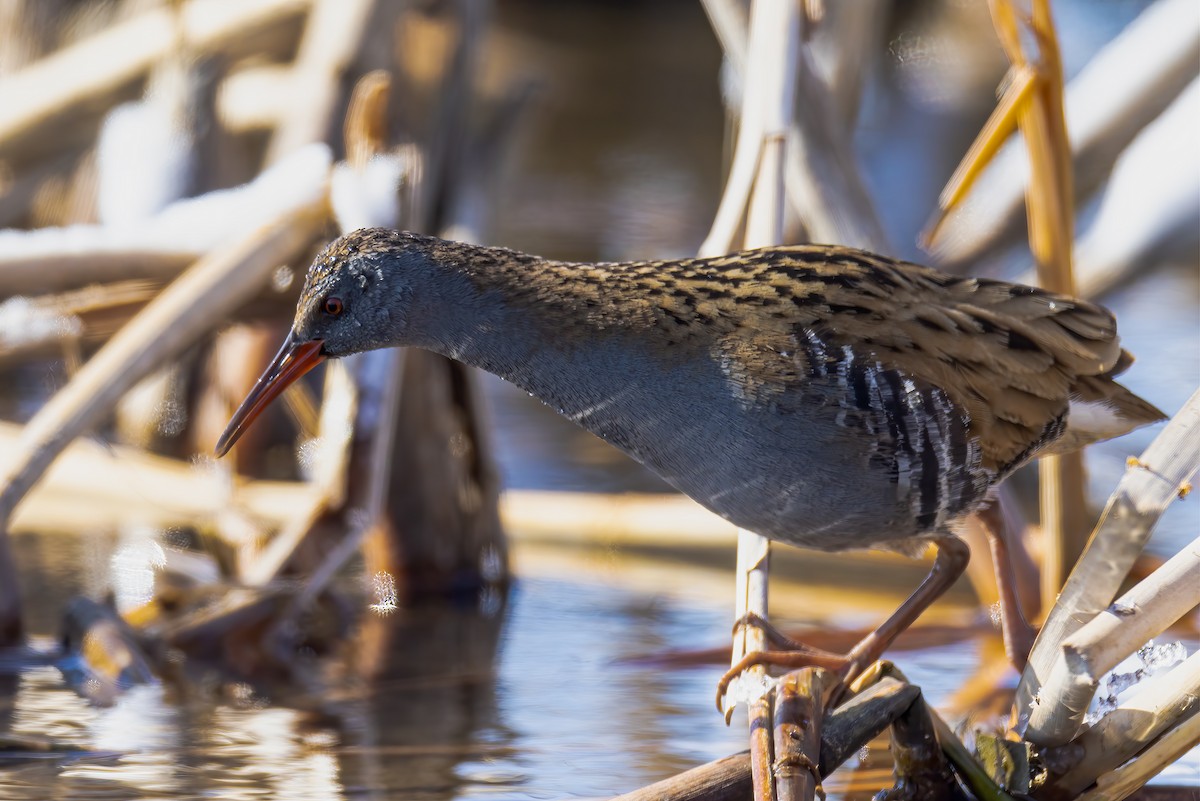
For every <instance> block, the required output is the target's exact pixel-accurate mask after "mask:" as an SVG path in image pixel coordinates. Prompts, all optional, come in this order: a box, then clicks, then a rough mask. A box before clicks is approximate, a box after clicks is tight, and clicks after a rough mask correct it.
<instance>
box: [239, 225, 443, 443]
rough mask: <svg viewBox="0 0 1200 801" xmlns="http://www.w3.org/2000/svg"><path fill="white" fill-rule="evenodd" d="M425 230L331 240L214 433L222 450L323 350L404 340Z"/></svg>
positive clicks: (423, 265)
mask: <svg viewBox="0 0 1200 801" xmlns="http://www.w3.org/2000/svg"><path fill="white" fill-rule="evenodd" d="M436 241H437V240H434V239H432V238H430V237H423V236H419V235H416V234H408V233H401V232H397V231H392V230H390V229H384V228H364V229H362V230H359V231H354V232H352V233H349V234H346V235H345V236H343V237H340V238H339V239H336V240H334V241H333V242H331V243H330V244H329V245H328V246H327V247H326V248H325V249H324V250H323V251H322V252H321V254H320V255H319V256H317V258H316V259H315V260H314V261H313V263H312V266H311V267H309V269H308V274H307V276H306V277H305V280H304V289H303V290H302V291H301V293H300V300H299V302H298V303H297V305H296V318H295V320H294V321H293V322H292V330H291V331H290V332H289V333H288V335H287V338H286V339H285V340H284V342H283V347H281V348H280V349H279V353H277V354H276V355H275V358H274V359H273V360H272V361H271V364H270V365H268V367H267V369H266V370H265V371H264V372H263V374H262V376H261V377H259V379H258V381H257V382H256V383H255V385H254V387H253V389H251V390H250V393H249V394H248V395H247V396H246V399H245V400H244V401H243V402H242V405H241V406H240V407H238V410H237V411H236V412H235V413H234V415H233V417H232V419H230V421H229V425H228V426H227V427H226V429H225V432H224V433H223V434H222V435H221V438H220V439H219V440H218V441H217V447H216V453H217V456H224V455H225V454H226V453H227V452H228V451H229V449H230V448H232V447H233V445H234V443H235V442H237V440H238V438H239V437H241V435H242V433H243V432H244V431H245V430H246V429H247V428H248V427H249V426H250V424H251V423H252V422H253V421H254V419H255V418H256V417H258V415H259V414H260V413H261V412H262V411H263V409H265V408H266V407H267V406H268V405H269V404H270V403H271V401H273V400H274V399H275V398H277V397H278V396H279V395H280V394H281V393H282V392H283V391H284V390H285V389H287V388H288V386H290V385H291V384H293V383H294V382H295V381H296V380H297V379H299V378H300V377H301V376H302V375H304V374H305V373H307V372H308V371H309V370H311V369H312V368H314V367H316V366H317V365H318V364H320V363H321V362H322V361H324V360H325V359H326V358H334V357H338V356H346V355H349V354H351V353H359V352H361V351H365V350H372V349H374V348H382V347H388V346H391V345H401V344H407V332H408V330H409V329H410V325H409V323H410V316H411V314H412V311H413V296H414V292H413V284H414V281H415V280H419V277H421V276H423V275H424V274H425V273H427V272H428V271H429V266H430V262H431V257H430V252H429V249H430V246H431V244H432V243H435V242H436Z"/></svg>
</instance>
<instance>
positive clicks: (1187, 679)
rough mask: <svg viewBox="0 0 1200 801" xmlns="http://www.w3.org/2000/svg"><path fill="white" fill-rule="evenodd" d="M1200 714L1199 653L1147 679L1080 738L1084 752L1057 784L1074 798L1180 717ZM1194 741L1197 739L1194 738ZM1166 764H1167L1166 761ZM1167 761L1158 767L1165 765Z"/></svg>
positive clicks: (1056, 785) (1067, 794)
mask: <svg viewBox="0 0 1200 801" xmlns="http://www.w3.org/2000/svg"><path fill="white" fill-rule="evenodd" d="M1197 717H1200V653H1195V654H1192V655H1191V656H1190V657H1189V658H1188V659H1187V660H1185V661H1184V662H1183V663H1182V664H1180V665H1177V666H1176V667H1175V668H1173V669H1172V670H1171V671H1169V672H1167V673H1165V674H1162V675H1158V676H1154V677H1153V678H1150V679H1147V680H1146V681H1145V682H1143V684H1142V685H1141V689H1140V691H1139V692H1138V693H1136V694H1135V695H1134V696H1133V697H1132V698H1130V699H1129V700H1128V701H1126V702H1125V703H1123V704H1121V705H1120V706H1118V707H1117V708H1116V709H1114V710H1113V711H1112V712H1109V713H1108V714H1107V715H1105V716H1104V717H1103V718H1101V719H1100V721H1099V722H1098V723H1096V725H1094V726H1092V727H1091V728H1090V729H1088V730H1087V731H1085V732H1084V733H1083V734H1082V735H1080V736H1079V737H1078V738H1076V739H1075V741H1074V742H1073V744H1072V746H1073V747H1075V746H1078V747H1080V748H1082V750H1083V754H1084V757H1083V759H1082V761H1080V762H1079V764H1077V765H1075V767H1073V768H1072V769H1071V770H1070V771H1069V772H1067V773H1066V774H1064V775H1063V776H1061V777H1059V778H1057V779H1056V780H1055V781H1054V786H1055V788H1056V789H1057V790H1059V791H1061V793H1062V795H1063V797H1072V798H1073V797H1075V795H1076V794H1078V793H1080V792H1082V791H1083V790H1085V789H1086V788H1088V787H1089V786H1091V785H1092V784H1093V783H1094V782H1096V780H1097V777H1099V776H1102V775H1104V774H1105V773H1108V772H1110V771H1112V770H1115V769H1117V768H1118V767H1120V766H1121V765H1122V764H1124V763H1125V762H1126V761H1128V760H1129V759H1130V758H1132V757H1133V756H1135V755H1136V754H1137V753H1138V752H1139V751H1141V750H1142V749H1143V748H1145V747H1146V746H1147V745H1149V744H1150V743H1152V742H1154V741H1155V739H1157V738H1158V737H1159V736H1161V735H1162V733H1163V732H1165V731H1167V730H1168V729H1169V728H1171V727H1173V726H1178V725H1179V724H1180V721H1181V720H1183V719H1185V718H1187V719H1193V720H1194V719H1196V718H1197ZM1193 744H1194V743H1193ZM1165 764H1166V763H1163V765H1165ZM1163 765H1159V766H1158V770H1161V769H1162V767H1163Z"/></svg>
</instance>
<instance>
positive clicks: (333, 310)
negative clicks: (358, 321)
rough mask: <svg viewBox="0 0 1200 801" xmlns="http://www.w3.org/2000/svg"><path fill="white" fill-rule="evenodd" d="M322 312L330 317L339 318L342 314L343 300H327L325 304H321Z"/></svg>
mask: <svg viewBox="0 0 1200 801" xmlns="http://www.w3.org/2000/svg"><path fill="white" fill-rule="evenodd" d="M321 310H322V311H323V312H325V313H326V314H328V315H329V316H330V317H337V316H338V315H339V314H341V313H342V299H341V298H332V297H330V298H325V302H324V303H322V304H321Z"/></svg>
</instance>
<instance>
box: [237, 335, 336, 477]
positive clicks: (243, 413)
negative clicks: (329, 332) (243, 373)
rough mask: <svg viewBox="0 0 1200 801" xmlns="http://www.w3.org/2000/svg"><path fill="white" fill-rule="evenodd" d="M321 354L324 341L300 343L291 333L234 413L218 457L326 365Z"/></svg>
mask: <svg viewBox="0 0 1200 801" xmlns="http://www.w3.org/2000/svg"><path fill="white" fill-rule="evenodd" d="M324 360H325V357H324V356H323V355H321V340H319V339H318V340H312V341H309V342H296V335H295V334H293V333H289V334H288V335H287V339H285V340H284V341H283V347H281V348H280V349H279V353H276V354H275V358H274V359H272V360H271V364H270V365H269V366H268V367H267V369H266V370H265V371H263V374H262V375H261V376H259V379H258V381H256V382H255V384H254V388H253V389H251V390H250V394H248V395H247V396H246V399H245V400H244V401H242V405H241V406H239V407H238V410H237V411H236V412H234V413H233V417H232V418H230V420H229V425H227V426H226V427H225V433H224V434H222V435H221V438H220V439H218V440H217V447H216V455H217V458H218V459H219V458H221V457H222V456H224V455H225V454H227V453H229V449H230V448H232V447H233V445H234V443H236V442H237V441H238V439H239V438H240V437H241V436H242V434H243V433H244V432H245V431H246V429H247V428H249V427H250V424H251V423H253V422H254V419H255V418H256V417H258V415H259V414H261V413H262V410H263V409H265V408H267V406H268V405H269V404H270V403H271V401H273V400H275V399H276V398H278V397H279V395H280V394H281V393H282V392H283V391H284V390H285V389H287V388H288V387H289V386H291V385H292V384H293V383H295V382H296V380H297V379H298V378H300V376H302V375H304V374H305V373H307V372H308V371H309V370H311V369H313V368H314V367H316V366H317V365H318V364H320V363H321V362H323V361H324Z"/></svg>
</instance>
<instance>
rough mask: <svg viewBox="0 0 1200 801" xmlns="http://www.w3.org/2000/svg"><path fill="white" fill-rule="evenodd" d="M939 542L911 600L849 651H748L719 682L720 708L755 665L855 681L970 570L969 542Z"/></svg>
mask: <svg viewBox="0 0 1200 801" xmlns="http://www.w3.org/2000/svg"><path fill="white" fill-rule="evenodd" d="M935 542H936V543H937V558H936V559H935V560H934V563H933V568H932V569H931V570H930V571H929V575H928V576H926V577H925V580H924V581H922V582H921V586H919V587H917V589H916V590H915V591H914V592H913V594H912V595H910V596H908V600H906V601H905V602H904V603H903V604H901V605H900V608H899V609H897V610H896V611H895V612H894V613H893V614H892V616H891V617H889V618H888V619H887V620H885V621H884V622H883V623H882V624H881V625H880V626H879V627H878V628H877V629H875V631H873V632H871V633H870V634H868V635H867V636H866V637H864V638H863V639H862V640H860V641H859V643H858V645H855V646H854V647H853V648H851V649H850V651H849V652H848V653H846V654H832V653H829V652H828V651H820V650H817V649H815V648H806V647H803V646H801V647H800V648H797V649H793V650H787V651H755V652H752V653H749V654H746V656H745V657H744V658H743V659H742V660H741V661H740V662H738V663H737V664H736V665H734V666H733V667H732V668H730V669H729V671H727V672H726V673H725V675H724V676H722V677H721V680H720V681H719V682H717V708H718V709H720V708H721V699H722V698H723V697H724V695H725V690H726V689H727V688H728V687H729V684H730V682H732V681H733V680H734V679H735V678H737V676H738V675H739V674H740V673H742V671H744V670H746V669H747V668H749V667H752V666H754V665H772V666H774V667H785V668H793V669H794V668H798V667H807V666H812V667H823V668H826V669H828V670H836V671H838V672H839V673H840V674H841V677H842V681H843V682H845V683H846V684H849V683H850V682H852V681H853V680H854V679H855V678H857V677H858V675H859V674H860V673H862V671H863V670H864V669H866V668H867V667H868V666H870V665H871V664H873V663H874V662H876V661H878V660H879V658H880V657H882V656H883V652H884V651H886V650H887V649H888V648H889V647H891V644H892V642H893V641H894V640H895V639H896V637H898V636H899V635H900V633H901V632H903V631H904V630H905V629H907V628H908V627H909V626H911V625H912V624H913V623H914V622H915V621H916V619H917V618H918V617H920V616H921V613H922V612H924V611H925V610H926V609H928V608H929V605H930V604H932V603H933V602H934V601H936V600H937V599H938V598H939V597H941V595H942V594H943V593H945V592H946V590H948V589H949V588H950V585H952V584H953V583H954V582H955V581H957V580H958V577H959V576H961V575H962V573H963V571H964V570H966V567H967V562H968V561H970V558H971V551H970V550H969V549H968V548H967V544H966V543H965V542H963V541H962V540H960V539H959V538H958V537H955V536H953V535H945V536H942V537H939V538H938V539H937V540H935ZM777 633H778V632H777ZM797 644H798V643H797Z"/></svg>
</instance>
